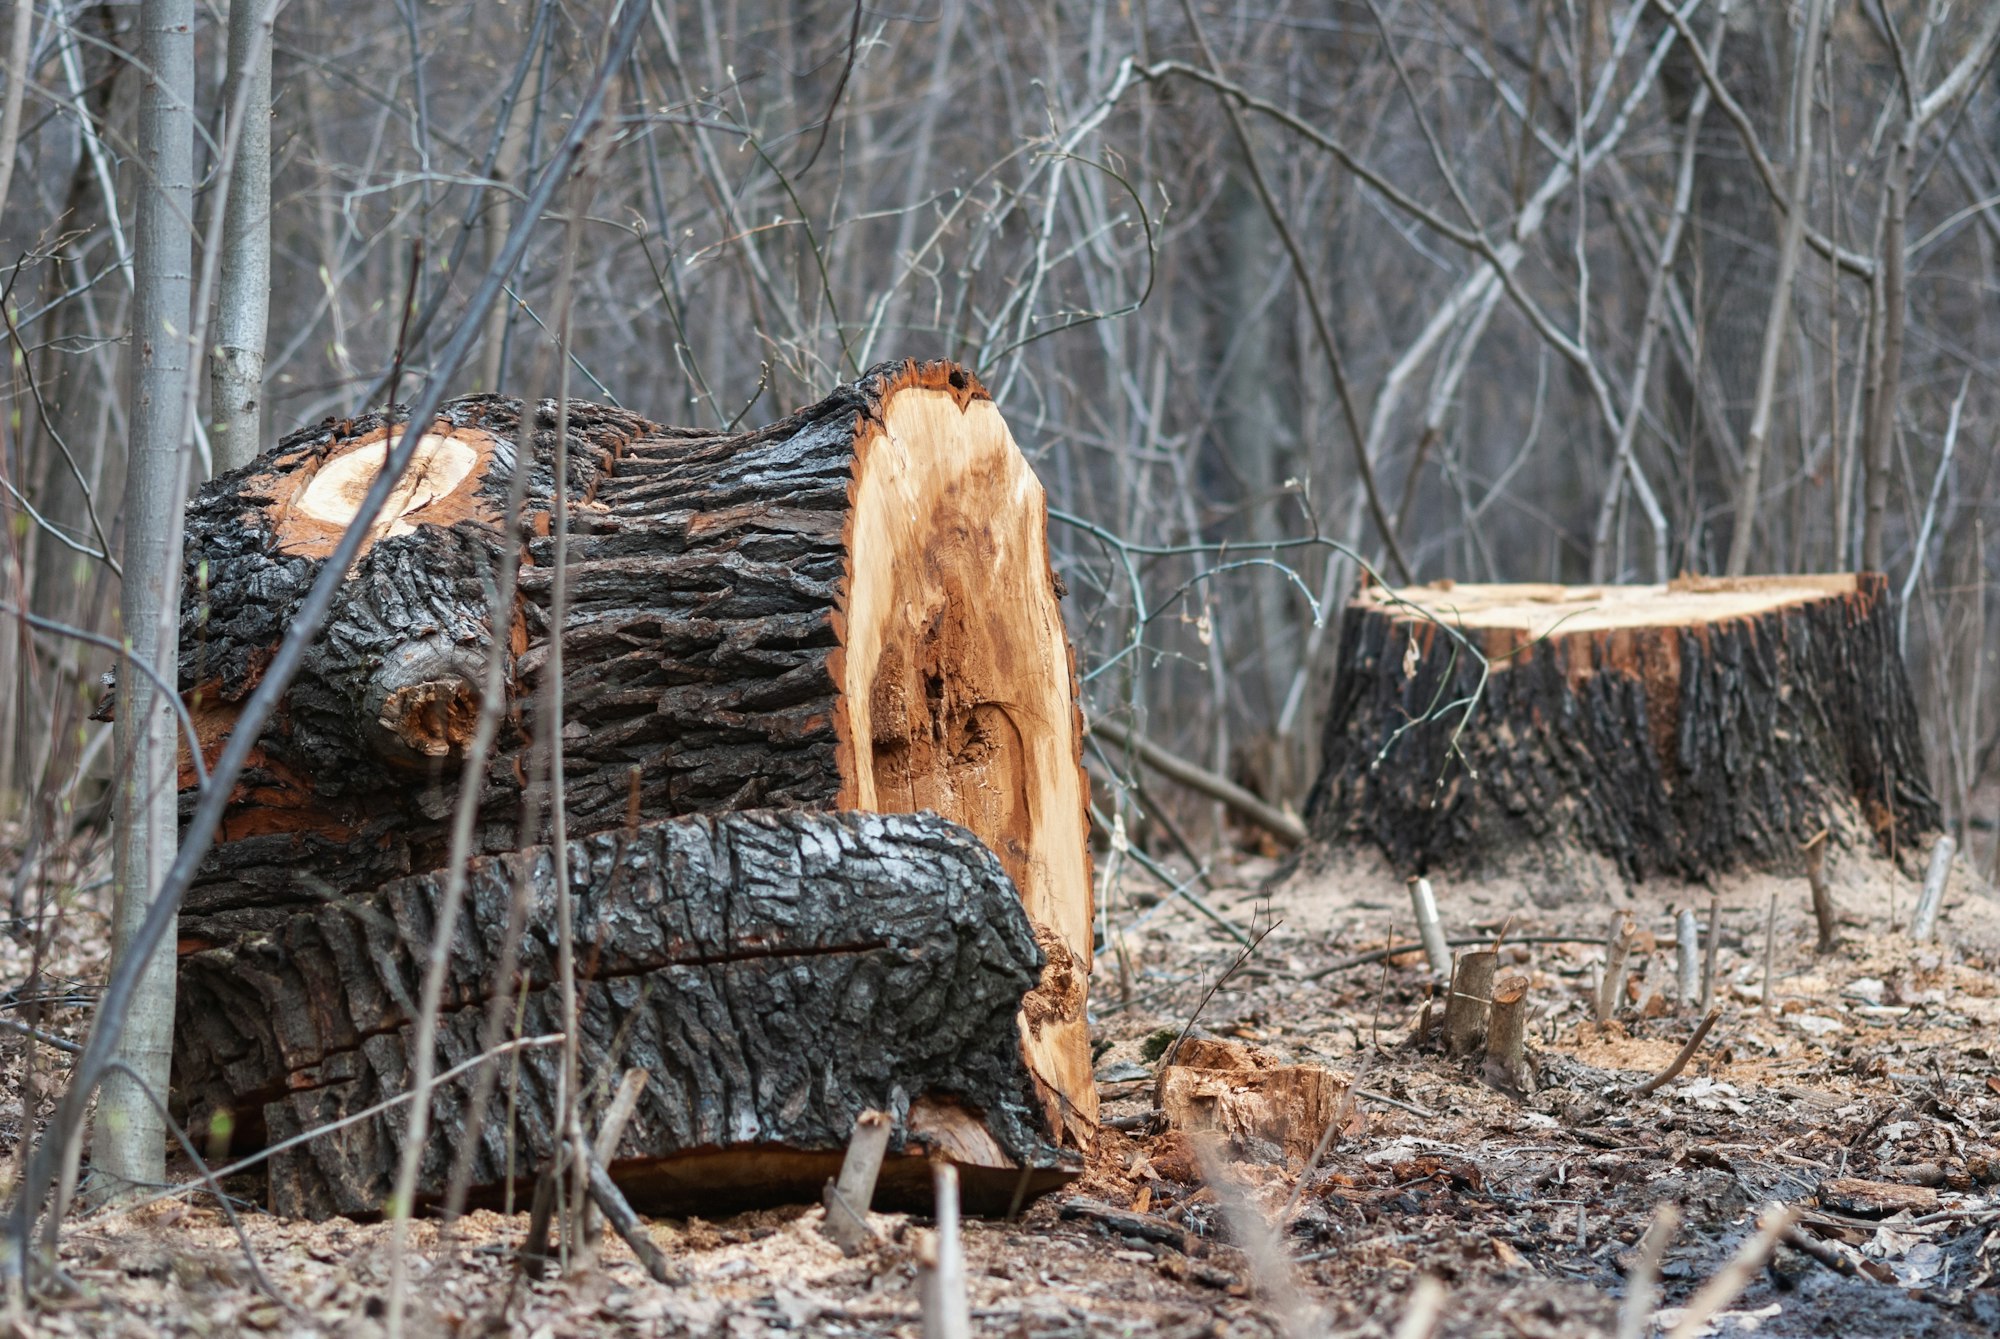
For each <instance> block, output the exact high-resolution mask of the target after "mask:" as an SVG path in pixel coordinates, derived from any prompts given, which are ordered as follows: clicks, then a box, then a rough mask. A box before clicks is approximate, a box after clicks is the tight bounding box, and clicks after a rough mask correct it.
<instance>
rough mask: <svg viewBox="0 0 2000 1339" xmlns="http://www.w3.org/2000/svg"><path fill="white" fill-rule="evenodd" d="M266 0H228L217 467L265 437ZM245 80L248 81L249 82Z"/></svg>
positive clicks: (232, 462) (239, 459)
mask: <svg viewBox="0 0 2000 1339" xmlns="http://www.w3.org/2000/svg"><path fill="white" fill-rule="evenodd" d="M274 11H275V6H274V5H272V4H270V3H269V0H231V3H230V6H229V79H228V83H227V85H226V89H227V92H226V94H225V96H226V97H227V98H228V99H229V100H230V101H231V102H232V103H240V105H241V106H242V108H243V129H242V131H241V133H240V134H239V136H238V138H237V141H236V160H235V162H234V163H233V164H231V166H230V175H229V207H228V209H227V210H226V211H225V213H224V217H223V223H222V289H221V294H220V296H219V297H218V298H217V300H216V309H215V363H214V366H212V367H211V368H210V369H209V399H210V409H211V412H213V414H214V415H215V431H214V434H213V440H212V443H211V445H212V449H213V451H214V456H215V471H216V473H218V474H220V473H222V472H223V471H224V470H233V469H236V468H238V467H240V466H243V465H247V464H249V463H250V462H251V461H252V460H253V459H255V458H256V456H257V451H258V448H259V447H260V446H261V444H262V442H263V408H264V334H265V328H266V326H267V324H268V321H269V317H270V310H271V32H270V29H271V22H272V20H273V18H274V17H275V14H274ZM246 85H247V87H246Z"/></svg>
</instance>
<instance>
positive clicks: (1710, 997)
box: [1701, 893, 1722, 1013]
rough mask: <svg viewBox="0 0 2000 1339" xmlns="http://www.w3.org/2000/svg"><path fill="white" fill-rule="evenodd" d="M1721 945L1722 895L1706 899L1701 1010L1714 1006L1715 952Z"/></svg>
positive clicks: (1705, 1011) (1707, 1009)
mask: <svg viewBox="0 0 2000 1339" xmlns="http://www.w3.org/2000/svg"><path fill="white" fill-rule="evenodd" d="M1721 946H1722V895H1721V894H1720V893H1716V894H1713V895H1711V896H1710V897H1709V899H1708V951H1707V952H1706V953H1705V954H1704V955H1703V956H1702V960H1701V1011H1702V1012H1703V1013H1707V1012H1708V1011H1709V1010H1710V1009H1712V1008H1714V1007H1715V953H1716V950H1717V949H1718V948H1720V947H1721Z"/></svg>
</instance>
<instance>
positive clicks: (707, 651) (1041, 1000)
mask: <svg viewBox="0 0 2000 1339" xmlns="http://www.w3.org/2000/svg"><path fill="white" fill-rule="evenodd" d="M522 412H523V411H522V408H521V406H520V405H519V403H518V402H514V401H505V400H499V399H494V398H492V397H471V398H469V399H464V400H459V401H454V402H452V403H451V404H449V405H447V406H446V408H445V409H444V410H443V411H442V412H441V414H440V417H439V419H438V420H437V422H436V423H434V424H433V425H432V427H431V429H430V431H429V433H428V434H427V435H426V437H425V439H424V443H423V449H421V450H420V451H419V452H418V457H417V460H416V462H415V463H414V464H413V465H412V467H411V470H410V472H409V473H408V475H406V477H405V480H404V481H403V483H402V484H400V485H399V487H398V490H397V494H396V499H395V501H394V502H393V503H392V505H391V506H390V507H389V508H388V510H387V511H386V512H385V513H384V515H383V516H382V517H381V518H379V519H378V520H377V522H376V524H375V527H374V535H373V536H372V538H371V542H370V544H369V546H368V547H367V548H366V549H365V550H364V552H363V554H362V556H361V558H360V559H359V560H358V561H357V563H356V565H355V568H354V570H353V572H352V573H351V574H350V576H349V578H348V579H347V581H346V582H345V584H344V585H343V587H342V589H341V593H340V596H339V598H338V600H337V603H336V607H335V613H334V616H333V618H332V620H331V622H330V623H329V625H328V628H327V631H326V632H325V633H324V634H323V635H322V636H321V638H320V639H319V640H318V642H316V643H315V645H314V648H313V650H312V652H311V653H310V654H309V656H308V658H307V662H306V665H305V668H304V670H303V672H302V673H301V674H300V676H299V678H298V680H297V681H296V682H295V683H294V684H293V686H292V687H291V689H290V691H289V693H288V694H287V697H286V699H285V701H284V703H283V705H282V706H281V708H280V711H279V714H278V717H277V718H276V720H275V721H274V723H273V724H272V726H271V727H270V728H268V729H267V730H266V733H265V736H264V738H263V739H262V740H261V741H260V745H259V749H258V750H257V752H256V754H255V756H254V757H253V760H252V765H251V767H250V768H249V769H248V770H247V771H246V773H245V776H244V780H243V782H242V784H241V785H240V786H239V788H238V791H237V793H236V794H235V796H233V797H232V802H231V805H230V808H229V811H228V814H227V816H226V817H225V820H224V823H223V828H222V831H221V832H220V833H219V834H218V840H217V842H216V844H215V847H214V849H213V850H212V851H211V853H210V854H209V856H208V858H207V859H206V861H205V862H204V865H203V867H202V870H201V872H200V874H199V876H198V877H197V881H196V885H195V887H194V888H193V889H192V890H191V891H190V893H189V895H188V899H187V903H186V906H187V909H188V911H189V912H190V913H191V914H193V915H195V916H209V915H214V914H218V913H221V912H225V911H230V910H237V909H248V908H256V907H269V908H297V907H301V906H304V905H307V904H309V903H311V902H313V901H314V900H315V899H320V898H324V897H327V896H352V895H355V894H357V893H362V892H365V891H367V890H369V889H372V888H374V887H376V886H378V885H379V884H380V883H382V882H383V880H385V879H388V878H393V877H396V876H399V875H404V874H410V873H420V872H423V871H426V870H432V869H436V868H437V867H438V866H439V865H441V864H442V863H443V862H444V860H445V858H446V846H447V836H448V826H449V815H450V813H451V811H452V807H453V805H454V803H455V801H456V797H457V787H458V781H459V774H460V764H461V760H462V749H463V747H464V745H465V743H466V742H467V740H468V739H469V738H470V736H471V732H472V729H473V726H474V724H475V722H476V719H477V703H478V696H479V693H478V684H479V680H480V675H481V674H482V673H483V668H484V665H485V664H486V661H487V658H488V656H489V655H492V654H500V655H502V656H504V657H505V658H506V662H507V663H506V678H507V683H508V704H507V717H506V719H505V721H504V722H503V728H502V731H501V734H500V737H499V740H498V745H497V747H496V750H495V753H494V757H493V760H492V762H491V765H490V766H489V767H488V768H487V772H486V775H485V777H484V779H483V784H482V793H481V799H480V815H481V821H480V824H479V828H478V832H477V835H476V838H475V851H476V852H483V853H495V852H501V851H510V850H514V849H517V848H519V847H521V846H523V845H526V844H528V843H530V842H534V841H537V840H546V837H547V809H548V805H547V803H546V801H545V797H544V798H542V799H541V800H540V801H539V802H537V803H533V804H530V803H528V801H530V800H534V799H536V797H535V796H534V795H533V794H532V791H533V790H534V787H533V786H531V784H530V783H531V779H532V778H533V777H535V776H537V775H542V774H545V773H543V772H542V767H543V764H542V763H541V762H540V758H541V757H542V754H541V752H540V751H538V749H537V736H538V735H540V736H542V742H544V743H546V742H547V737H548V736H549V735H550V734H551V733H552V731H550V730H544V729H542V728H541V725H540V722H541V717H542V708H541V705H540V704H541V703H542V702H543V701H544V700H545V690H547V689H548V688H549V686H550V685H549V683H548V677H549V670H550V667H551V665H553V664H554V663H555V658H554V657H553V656H552V654H551V652H552V649H553V647H554V646H555V644H556V643H557V642H559V643H560V646H561V651H562V656H561V664H562V676H561V677H562V682H561V685H560V689H561V698H562V715H561V721H562V730H561V741H562V747H563V755H564V767H565V777H566V781H565V787H564V792H563V796H562V802H563V805H564V809H565V817H566V822H567V825H568V831H569V832H570V833H573V834H587V833H592V832H601V831H606V830H609V829H612V828H617V827H623V826H626V825H629V824H632V823H635V822H643V821H650V820H654V819H659V818H664V817H669V816H673V815H677V814H689V813H703V812H717V811H726V810H734V809H744V808H753V807H767V806H771V807H790V806H796V807H802V808H812V809H867V810H878V811H916V810H922V809H930V810H934V811H936V812H938V813H940V814H942V815H944V816H945V817H946V818H949V819H952V820H954V821H957V822H960V823H962V824H964V825H965V826H966V827H968V828H970V829H971V830H972V831H973V832H975V833H976V834H978V835H979V837H980V838H981V839H983V840H984V841H985V842H986V843H987V844H988V845H989V846H990V847H991V848H992V849H993V850H994V851H995V852H996V853H997V854H998V855H999V857H1000V859H1001V862H1002V863H1003V865H1004V866H1005V867H1006V869H1007V872H1008V873H1009V875H1010V876H1012V878H1013V880H1014V882H1015V885H1016V886H1017V887H1018V889H1019V893H1020V897H1021V899H1022V901H1023V903H1024V905H1025V906H1026V908H1027V911H1028V915H1029V919H1030V921H1031V923H1032V924H1033V925H1034V926H1035V927H1036V935H1037V938H1038V941H1039V942H1040V944H1041V947H1042V950H1043V952H1044V954H1045V956H1046V958H1047V967H1046V970H1045V972H1044V976H1043V980H1042V984H1041V986H1040V987H1039V988H1038V989H1037V990H1036V991H1035V992H1033V993H1032V994H1031V996H1030V997H1029V999H1028V1000H1027V1002H1026V1003H1025V1005H1024V1006H1023V1009H1022V1016H1021V1026H1022V1036H1023V1046H1024V1048H1025V1050H1026V1053H1027V1056H1028V1061H1029V1065H1030V1068H1031V1069H1032V1070H1033V1072H1034V1074H1035V1076H1036V1079H1037V1082H1038V1084H1039V1087H1040V1091H1041V1093H1042V1098H1043V1101H1044V1104H1045V1106H1046V1107H1047V1110H1048V1113H1049V1123H1050V1125H1051V1126H1052V1128H1056V1129H1059V1130H1064V1131H1066V1134H1065V1140H1066V1142H1067V1144H1068V1145H1069V1146H1071V1147H1077V1148H1080V1147H1083V1146H1084V1145H1085V1144H1086V1143H1087V1141H1088V1139H1089V1136H1090V1133H1091V1131H1092V1130H1093V1129H1094V1126H1095V1120H1096V1093H1095V1088H1094V1086H1093V1084H1092V1081H1091V1075H1090V1065H1089V1039H1088V1034H1087V1030H1086V1026H1085V1022H1084V997H1085V990H1086V985H1087V980H1088V974H1089V971H1090V955H1091V928H1090V927H1091V886H1090V871H1089V850H1088V843H1087V838H1088V826H1087V824H1088V819H1087V812H1086V792H1085V787H1084V782H1083V777H1082V770H1081V765H1080V760H1081V748H1082V738H1081V736H1082V723H1081V717H1080V715H1079V713H1078V711H1077V706H1076V684H1075V671H1074V664H1073V659H1072V654H1071V651H1070V649H1069V645H1068V642H1067V639H1066V636H1065V634H1064V630H1063V624H1062V617H1061V611H1060V609H1059V607H1058V604H1057V600H1058V598H1059V594H1060V592H1059V590H1058V587H1057V583H1056V581H1055V578H1054V576H1053V574H1052V572H1051V570H1050V567H1049V562H1048V546H1047V511H1046V503H1045V501H1044V498H1043V494H1042V490H1041V487H1040V485H1039V483H1038V482H1037V481H1036V480H1035V478H1034V474H1033V472H1032V470H1031V469H1030V468H1029V466H1028V464H1027V462H1026V460H1025V459H1024V458H1023V457H1022V455H1021V452H1020V450H1019V448H1018V447H1017V446H1016V445H1015V443H1014V440H1013V438H1012V436H1011V434H1009V432H1008V430H1007V427H1006V424H1005V422H1004V421H1003V420H1002V419H1001V417H1000V414H999V411H998V410H997V409H996V408H995V407H994V405H993V402H992V400H991V399H990V398H989V397H988V396H987V394H986V392H985V390H984V389H983V388H981V387H980V386H979V384H978V382H977V381H976V380H975V379H973V378H972V377H971V376H970V375H969V374H968V373H966V372H965V371H964V370H963V369H961V368H958V367H956V366H954V365H952V364H948V363H925V364H917V363H914V362H911V363H892V364H884V365H882V366H880V367H878V368H876V369H874V370H872V371H871V372H870V373H869V374H867V375H866V376H864V377H862V378H861V379H860V380H859V381H857V382H855V383H853V384H851V385H847V386H843V387H841V388H839V389H838V390H836V391H835V392H834V393H833V394H831V395H830V396H828V397H827V398H826V399H825V400H822V401H821V402H819V403H818V404H815V405H812V406H810V407H808V408H806V409H803V410H800V411H799V412H797V413H795V414H793V415H792V416H790V417H789V418H786V419H783V420H781V421H779V422H777V423H774V424H771V425H770V426H768V427H764V428H760V429H757V430H755V431H752V432H747V433H740V434H730V433H714V432H703V431H697V430H692V429H681V428H666V427H660V426H658V425H655V424H652V423H649V422H646V421H645V420H643V419H640V418H637V417H636V416H634V415H631V414H628V413H625V412H623V411H620V410H614V409H607V408H604V407H601V406H594V405H588V404H584V403H580V402H572V403H571V404H570V406H569V409H568V429H569V430H568V434H567V436H566V437H565V438H564V439H563V440H562V442H561V443H560V446H561V447H562V450H563V453H564V454H565V455H566V458H567V464H566V469H565V471H564V479H565V481H566V489H567V494H568V500H569V501H568V515H569V526H568V553H567V562H566V566H565V581H566V585H567V614H566V617H565V619H564V623H563V626H562V628H560V629H556V628H554V627H553V626H552V613H551V610H552V609H553V607H554V601H553V586H554V580H555V570H554V563H555V548H556V545H555V539H554V537H553V535H552V534H551V517H552V515H553V514H554V513H555V510H556V508H555V506H554V492H555V462H556V459H557V455H558V452H557V448H558V445H559V443H558V442H557V440H556V437H555V423H556V418H555V413H554V406H553V405H552V404H551V403H549V402H544V403H543V404H542V405H541V406H539V407H538V409H537V410H536V412H535V414H534V415H532V421H533V426H534V431H533V432H532V433H531V434H530V433H525V432H523V431H522V430H521V419H522ZM400 430H401V426H400V425H399V424H396V423H394V422H391V421H389V420H387V419H383V418H379V417H371V418H363V419H355V420H347V421H341V422H330V423H328V424H324V425H321V426H320V427H319V428H316V429H312V430H309V431H307V432H304V433H300V434H294V435H293V436H292V437H290V438H287V439H286V441H285V442H284V443H281V444H280V446H279V447H278V448H277V449H276V450H275V451H273V452H272V453H270V454H268V455H266V456H265V457H263V458H261V459H260V460H258V461H257V462H255V463H254V464H252V465H251V466H250V467H248V468H247V469H246V470H244V471H240V472H237V473H235V474H232V475H228V476H224V477H223V478H221V479H218V480H216V481H214V482H212V483H211V484H210V485H208V486H207V487H206V488H205V489H204V490H203V492H202V494H201V496H200V498H199V499H198V500H197V501H196V503H195V504H194V505H193V506H191V507H190V509H189V513H188V539H187V561H188V580H187V582H186V584H185V586H184V589H185V591H186V592H187V594H186V597H185V603H184V607H183V611H182V612H183V619H184V624H185V626H186V627H187V628H188V629H189V632H188V633H186V634H184V635H183V638H182V663H181V680H182V685H181V686H182V689H183V691H184V693H185V694H186V695H187V697H188V699H189V702H190V704H191V708H192V711H193V714H194V716H195V719H196V721H197V723H198V727H199V732H200V734H201V736H202V741H203V747H204V750H205V751H210V752H213V753H219V751H220V749H221V745H222V742H223V741H224V740H226V739H227V737H228V730H229V726H230V722H231V721H232V720H233V719H234V717H235V712H236V710H237V708H238V706H239V704H240V703H241V702H242V701H243V699H244V698H245V697H246V696H247V695H248V693H249V692H250V691H251V690H252V689H253V688H254V687H255V685H256V682H257V678H258V676H259V674H261V672H262V667H263V665H264V664H265V663H266V662H267V661H268V658H269V655H270V652H271V649H272V648H273V647H274V646H275V644H276V642H277V640H278V638H279V637H280V636H281V635H282V632H283V630H284V627H285V625H286V622H287V620H288V618H289V617H290V615H291V613H292V612H293V611H294V610H295V609H296V608H297V606H298V603H299V601H300V600H301V599H302V598H303V595H304V593H305V591H306V589H307V588H308V587H309V586H310V584H311V582H312V580H313V578H314V576H315V575H316V574H317V572H318V564H319V562H320V561H321V560H322V559H323V558H324V556H325V555H326V554H327V553H328V552H330V551H331V548H332V544H333V542H334V539H335V538H336V537H337V536H338V534H339V533H340V530H341V527H342V526H344V525H345V524H346V523H347V521H348V520H349V519H351V518H352V516H353V514H354V512H355V510H356V507H357V505H358V503H359V501H360V499H361V497H362V495H363V494H364V493H365V492H366V490H367V488H368V486H369V484H370V483H372V481H373V479H374V476H375V472H376V470H377V469H379V462H380V460H381V459H382V457H383V455H384V453H385V451H386V448H387V438H388V434H389V433H390V432H391V431H400ZM528 437H532V445H531V446H529V445H524V444H523V439H524V438H528ZM522 467H525V468H526V469H527V470H528V471H529V473H528V475H527V477H526V478H524V479H521V480H519V481H518V484H519V487H520V489H521V492H522V495H523V498H524V505H523V510H522V514H521V517H520V519H519V522H518V526H517V529H516V530H515V532H514V533H513V534H511V535H510V534H509V533H508V531H507V525H506V520H507V499H508V494H509V490H510V488H513V487H515V486H516V478H515V472H516V470H517V468H522ZM509 557H518V558H519V559H520V561H521V564H522V565H521V568H520V582H519V598H518V599H517V601H516V605H515V607H514V608H513V609H512V610H510V611H508V614H507V616H506V617H505V618H503V619H500V620H495V619H494V618H493V617H492V616H491V612H490V605H491V600H492V595H491V593H490V592H491V590H492V589H493V587H494V585H495V582H496V575H495V574H496V572H497V570H498V569H499V566H500V564H501V563H502V561H503V560H504V559H506V558H509ZM496 626H497V627H498V629H499V631H498V632H496V631H495V628H496ZM182 784H183V786H184V787H191V786H192V784H193V769H192V766H191V763H190V764H189V765H187V766H185V767H184V768H183V774H182ZM183 801H184V805H183V809H184V813H186V812H191V809H192V794H191V792H190V791H184V794H183ZM537 809H539V810H540V815H541V816H540V818H539V819H537V818H536V817H535V816H534V811H535V810H537Z"/></svg>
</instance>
